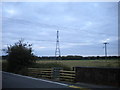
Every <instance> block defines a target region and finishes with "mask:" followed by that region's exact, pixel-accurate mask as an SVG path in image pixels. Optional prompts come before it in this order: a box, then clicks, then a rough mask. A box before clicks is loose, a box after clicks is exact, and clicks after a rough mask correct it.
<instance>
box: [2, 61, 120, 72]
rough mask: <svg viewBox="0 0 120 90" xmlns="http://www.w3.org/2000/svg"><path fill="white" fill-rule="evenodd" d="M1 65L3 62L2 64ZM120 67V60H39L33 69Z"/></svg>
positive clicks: (4, 66)
mask: <svg viewBox="0 0 120 90" xmlns="http://www.w3.org/2000/svg"><path fill="white" fill-rule="evenodd" d="M0 63H1V62H0ZM76 66H84V67H120V60H37V61H36V63H35V64H33V65H32V66H31V67H32V68H52V67H63V68H64V69H65V70H72V69H73V67H76ZM6 67H7V65H6V60H4V61H3V62H2V68H5V69H6Z"/></svg>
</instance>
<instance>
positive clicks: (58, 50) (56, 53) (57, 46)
mask: <svg viewBox="0 0 120 90" xmlns="http://www.w3.org/2000/svg"><path fill="white" fill-rule="evenodd" d="M55 59H56V60H60V59H61V54H60V46H59V31H58V30H57V40H56V49H55Z"/></svg>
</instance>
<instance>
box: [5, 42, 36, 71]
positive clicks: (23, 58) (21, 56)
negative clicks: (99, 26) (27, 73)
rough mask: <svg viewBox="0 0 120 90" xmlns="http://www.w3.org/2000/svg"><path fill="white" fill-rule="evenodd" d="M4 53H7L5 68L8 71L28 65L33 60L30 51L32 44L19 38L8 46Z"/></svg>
mask: <svg viewBox="0 0 120 90" xmlns="http://www.w3.org/2000/svg"><path fill="white" fill-rule="evenodd" d="M6 53H8V58H7V61H8V69H7V70H8V71H10V72H17V71H19V70H21V69H23V68H25V67H28V66H29V65H31V64H32V63H34V61H35V57H34V55H33V53H32V44H28V43H24V42H23V40H19V41H18V42H17V43H15V44H14V45H10V46H8V47H7V50H6Z"/></svg>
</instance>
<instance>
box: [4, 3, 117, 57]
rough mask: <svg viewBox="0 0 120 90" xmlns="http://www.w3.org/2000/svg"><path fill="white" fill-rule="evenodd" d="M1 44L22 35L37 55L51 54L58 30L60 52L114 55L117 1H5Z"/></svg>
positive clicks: (65, 53) (62, 53)
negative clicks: (106, 52)
mask: <svg viewBox="0 0 120 90" xmlns="http://www.w3.org/2000/svg"><path fill="white" fill-rule="evenodd" d="M2 14H3V15H2V37H3V48H6V47H7V45H10V44H14V43H15V42H17V41H18V40H19V39H21V38H23V39H24V40H25V42H29V43H31V44H33V50H34V51H33V52H34V54H35V55H38V56H54V55H55V47H56V46H55V45H56V33H57V30H59V38H60V50H61V55H82V56H93V55H95V56H98V55H104V48H103V47H104V44H103V43H104V42H108V43H109V44H108V45H107V49H108V55H118V22H117V20H118V3H117V2H95V3H94V2H11V3H10V2H9V3H8V2H6V3H3V8H2Z"/></svg>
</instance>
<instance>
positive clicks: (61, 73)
mask: <svg viewBox="0 0 120 90" xmlns="http://www.w3.org/2000/svg"><path fill="white" fill-rule="evenodd" d="M28 70H29V73H28V74H29V75H30V76H33V77H38V78H40V77H42V78H49V79H57V80H60V81H69V82H74V81H75V71H65V70H60V69H59V68H57V69H56V68H51V69H50V68H46V69H45V68H44V69H43V68H28Z"/></svg>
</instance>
